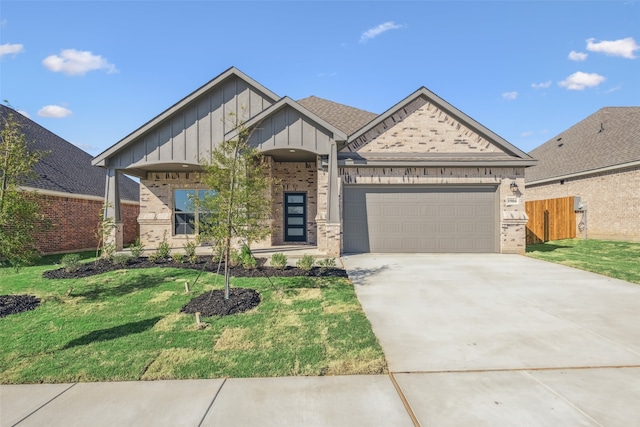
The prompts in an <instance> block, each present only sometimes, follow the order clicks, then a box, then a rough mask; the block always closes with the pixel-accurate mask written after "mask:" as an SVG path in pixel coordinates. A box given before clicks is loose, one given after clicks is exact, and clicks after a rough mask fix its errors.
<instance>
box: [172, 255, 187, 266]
mask: <svg viewBox="0 0 640 427" xmlns="http://www.w3.org/2000/svg"><path fill="white" fill-rule="evenodd" d="M184 258H185V256H184V254H181V253H175V254H173V255H171V259H173V260H174V261H175V262H177V263H179V264H182V263H183V262H184Z"/></svg>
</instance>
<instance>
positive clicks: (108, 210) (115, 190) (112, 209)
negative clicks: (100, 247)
mask: <svg viewBox="0 0 640 427" xmlns="http://www.w3.org/2000/svg"><path fill="white" fill-rule="evenodd" d="M103 220H104V221H108V222H111V224H112V226H110V227H108V230H106V231H107V235H106V236H104V240H105V241H104V242H103V243H104V244H115V245H116V250H118V251H120V250H122V248H123V246H124V245H123V234H124V233H123V226H122V216H121V214H120V188H119V186H118V171H117V170H116V169H107V180H106V183H105V190H104V210H103Z"/></svg>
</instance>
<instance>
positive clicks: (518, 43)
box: [0, 0, 640, 156]
mask: <svg viewBox="0 0 640 427" xmlns="http://www.w3.org/2000/svg"><path fill="white" fill-rule="evenodd" d="M231 66H235V67H237V68H239V69H240V70H241V71H243V72H244V73H245V74H247V75H249V76H250V77H252V78H253V79H255V80H256V81H258V82H259V83H261V84H262V85H263V86H265V87H267V88H268V89H270V90H271V91H273V92H275V93H276V94H277V95H279V96H289V97H291V98H293V99H294V100H298V99H302V98H305V97H308V96H311V95H315V96H318V97H320V98H325V99H329V100H331V101H334V102H338V103H341V104H346V105H349V106H352V107H356V108H360V109H363V110H367V111H370V112H373V113H378V114H379V113H383V112H384V111H386V110H387V109H389V108H391V107H392V106H393V105H395V104H396V103H398V102H399V101H401V100H402V99H404V98H405V97H407V96H408V95H410V94H411V93H413V92H414V91H416V90H417V89H419V88H421V87H422V86H424V87H426V88H427V89H429V90H430V91H432V92H434V93H435V94H437V95H438V96H439V97H441V98H443V99H444V100H446V101H447V102H449V103H450V104H452V105H453V106H455V107H456V108H458V109H459V110H461V111H462V112H463V113H465V114H467V115H468V116H470V117H471V118H473V119H475V120H476V121H478V122H480V123H481V124H482V125H484V126H485V127H487V128H489V129H490V130H492V131H493V132H495V133H497V134H498V135H500V136H501V137H503V138H505V139H506V140H507V141H509V142H510V143H511V144H513V145H515V146H516V147H518V148H519V149H521V150H523V151H525V152H529V151H531V150H532V149H534V148H536V147H537V146H539V145H541V144H542V143H544V142H546V141H547V140H549V139H551V138H553V137H554V136H555V135H557V134H559V133H561V132H562V131H564V130H566V129H568V128H569V127H571V126H573V125H574V124H576V123H578V122H579V121H581V120H583V119H584V118H586V117H587V116H589V115H591V114H593V113H595V112H596V111H597V110H599V109H600V108H603V107H610V106H640V2H638V1H615V0H608V1H516V0H512V1H409V2H403V1H340V2H338V1H336V2H332V1H256V2H250V1H233V2H224V1H204V0H200V1H158V0H154V1H150V0H148V1H144V0H138V1H120V0H110V1H89V0H85V1H56V0H51V1H29V0H20V1H18V0H2V1H1V2H0V101H4V100H6V101H8V103H9V104H10V105H11V106H12V107H13V108H15V109H16V110H18V111H20V112H21V113H23V114H25V115H27V116H28V117H29V118H31V119H32V120H34V121H35V122H37V123H38V124H40V125H41V126H43V127H45V128H47V129H49V130H50V131H52V132H54V133H55V134H57V135H59V136H60V137H62V138H64V139H65V140H67V141H69V142H71V143H73V144H75V145H77V146H78V147H80V148H82V149H84V150H85V151H87V152H88V153H90V154H92V155H94V156H95V155H97V154H99V153H101V152H102V151H104V150H106V149H107V148H109V147H110V146H111V145H113V144H115V143H117V142H118V141H119V140H120V139H122V138H124V137H125V136H127V135H128V134H129V133H131V132H133V131H134V130H136V129H137V128H139V127H140V126H142V125H143V124H145V123H146V122H147V121H149V120H151V119H152V118H154V117H155V116H157V115H158V114H160V113H161V112H163V111H164V110H166V109H167V108H169V107H170V106H172V105H173V104H175V103H176V102H178V101H179V100H181V99H182V98H184V97H186V96H187V95H189V94H190V93H191V92H193V91H195V90H196V89H198V88H199V87H200V86H202V85H204V84H205V83H207V82H208V81H210V80H212V79H213V78H215V77H216V76H217V75H219V74H221V73H222V72H224V71H225V70H227V69H228V68H229V67H231Z"/></svg>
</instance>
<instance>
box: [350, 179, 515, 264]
mask: <svg viewBox="0 0 640 427" xmlns="http://www.w3.org/2000/svg"><path fill="white" fill-rule="evenodd" d="M340 176H341V178H342V179H341V184H343V185H344V184H383V185H384V184H404V185H407V184H411V185H428V184H431V185H434V184H438V185H468V184H492V185H496V186H498V197H499V200H500V205H499V216H498V221H499V230H500V244H499V252H500V253H517V254H524V253H525V249H526V242H525V238H526V237H525V226H526V223H527V215H526V213H525V205H524V195H523V193H522V191H523V190H524V168H487V167H474V168H406V167H388V168H378V167H350V168H346V167H345V168H342V169H340ZM513 182H515V183H516V184H517V185H518V189H519V191H518V192H517V193H516V194H514V193H513V192H512V191H511V188H510V186H511V183H513ZM341 193H342V191H341Z"/></svg>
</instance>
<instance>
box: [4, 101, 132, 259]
mask: <svg viewBox="0 0 640 427" xmlns="http://www.w3.org/2000/svg"><path fill="white" fill-rule="evenodd" d="M9 115H13V117H14V119H15V121H16V122H17V123H18V124H19V125H20V129H21V132H22V133H23V134H24V135H25V138H26V140H27V141H29V142H30V143H31V145H30V149H32V150H41V151H45V152H47V153H48V154H47V155H46V156H45V157H44V158H43V159H41V160H40V161H39V162H38V163H36V165H35V167H34V171H35V174H36V176H37V178H36V179H35V180H32V181H29V182H26V183H25V184H24V185H23V186H22V189H23V190H25V191H28V192H35V193H36V197H37V199H38V202H39V203H40V206H41V209H42V213H43V214H44V216H45V218H47V219H48V220H49V221H50V222H51V227H50V228H49V230H47V231H45V232H42V233H40V234H39V235H38V236H37V248H38V250H39V251H40V252H41V253H59V252H77V251H82V250H87V249H96V247H97V245H98V239H97V237H96V230H97V228H98V223H99V218H100V213H101V211H102V208H103V203H104V197H105V184H106V178H105V171H104V169H101V168H98V167H95V166H92V165H91V160H92V159H93V156H91V155H90V154H88V153H86V152H85V151H83V150H81V149H80V148H78V147H76V146H75V145H73V144H71V143H69V142H67V141H65V140H64V139H62V138H60V137H59V136H58V135H56V134H54V133H52V132H50V131H49V130H47V129H45V128H43V127H42V126H40V125H39V124H37V123H35V122H34V121H32V120H30V119H28V118H27V117H25V116H23V115H22V114H20V113H18V112H16V111H14V110H13V109H11V108H9V107H7V106H5V105H0V116H1V118H0V127H4V126H5V123H6V120H7V119H8V118H9ZM119 186H120V188H121V194H122V199H123V200H121V201H120V200H119V202H120V204H121V206H122V207H121V209H122V225H123V227H124V228H123V238H124V242H125V243H129V242H133V241H134V240H135V239H136V238H137V232H138V231H137V222H136V220H137V217H138V214H139V209H140V208H139V205H140V204H139V201H138V198H139V191H140V190H139V185H138V183H137V182H135V181H133V180H132V179H130V178H128V177H126V176H124V175H122V176H120V177H119Z"/></svg>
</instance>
